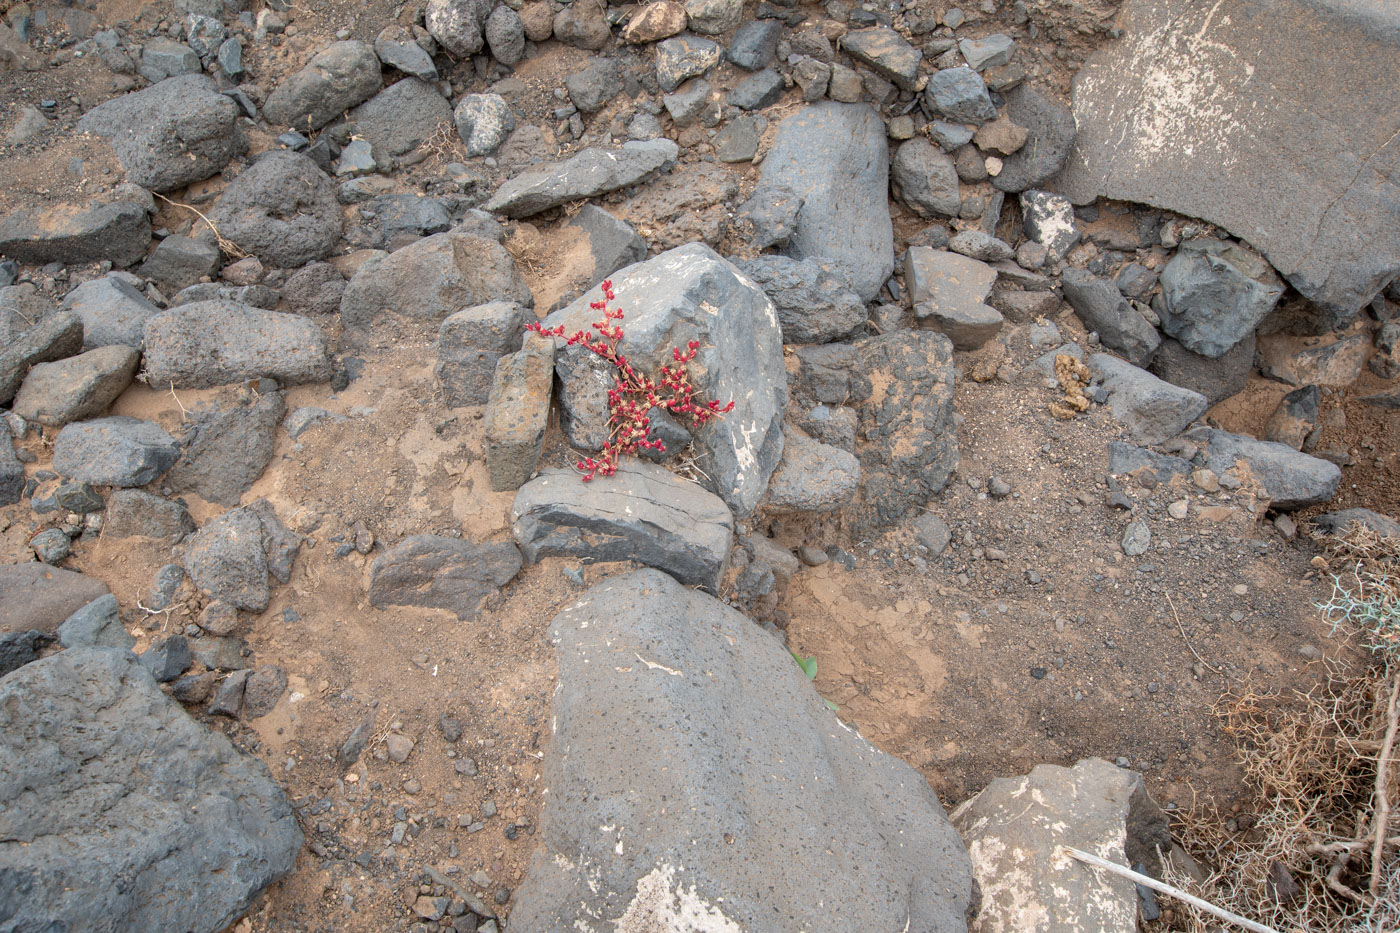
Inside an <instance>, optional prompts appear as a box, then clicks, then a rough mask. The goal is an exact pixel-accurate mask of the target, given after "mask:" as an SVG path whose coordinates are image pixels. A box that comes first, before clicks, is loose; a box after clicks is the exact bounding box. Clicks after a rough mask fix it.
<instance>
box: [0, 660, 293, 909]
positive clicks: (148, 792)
mask: <svg viewBox="0 0 1400 933" xmlns="http://www.w3.org/2000/svg"><path fill="white" fill-rule="evenodd" d="M0 788H4V794H3V799H4V801H5V803H4V805H3V806H0V894H3V898H0V900H3V903H4V904H5V918H6V926H7V927H9V928H10V929H15V930H190V931H200V933H213V931H216V930H222V929H224V928H225V927H227V926H228V925H230V924H231V923H233V922H234V921H235V920H236V919H238V916H239V915H240V914H242V913H243V912H244V911H245V910H247V908H248V906H249V904H251V903H252V900H253V898H254V897H255V896H256V895H257V894H258V892H260V891H262V890H263V888H265V887H267V886H268V885H269V884H271V883H272V882H274V881H277V880H278V879H280V878H282V877H283V876H285V875H287V874H288V873H290V872H291V870H292V867H293V865H294V863H295V861H296V856H297V852H298V850H300V848H301V843H302V835H301V831H300V829H298V828H297V820H296V816H295V815H294V814H293V812H292V808H291V805H290V803H288V801H287V798H286V795H285V794H284V793H283V792H282V789H281V788H280V787H279V786H278V785H277V782H276V781H274V780H273V779H272V776H271V775H270V774H269V773H268V770H267V766H266V765H264V764H263V763H262V762H261V761H258V760H257V759H256V758H253V757H251V756H247V755H243V754H240V753H239V752H238V751H237V750H236V749H235V748H234V747H233V745H232V744H231V743H230V742H229V741H228V739H226V738H224V737H223V736H222V735H219V734H218V733H216V732H211V731H210V730H208V729H206V728H204V727H203V726H201V725H199V724H198V723H196V722H195V721H194V720H193V719H191V718H190V717H189V716H188V715H187V714H186V713H185V711H184V710H183V709H181V708H180V705H179V704H178V703H176V702H175V701H174V700H172V699H170V698H169V697H167V696H165V695H164V694H163V693H161V691H160V688H159V687H157V686H156V682H155V680H154V679H153V678H152V677H151V675H150V673H149V672H147V671H146V669H145V668H144V667H142V666H141V664H140V662H138V661H137V659H136V658H135V657H134V656H133V655H131V654H130V653H128V652H125V651H116V650H112V649H108V648H70V649H69V650H67V651H64V652H61V653H59V654H56V655H53V656H51V657H48V658H44V659H43V660H40V661H35V662H34V663H32V664H28V665H26V666H24V667H22V668H20V669H19V670H18V671H16V672H14V673H13V674H10V675H9V676H7V677H5V678H4V679H3V680H0Z"/></svg>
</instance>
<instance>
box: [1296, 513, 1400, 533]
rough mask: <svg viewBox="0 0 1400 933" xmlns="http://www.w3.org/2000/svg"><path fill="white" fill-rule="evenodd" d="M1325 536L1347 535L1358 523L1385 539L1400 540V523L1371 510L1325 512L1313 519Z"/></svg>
mask: <svg viewBox="0 0 1400 933" xmlns="http://www.w3.org/2000/svg"><path fill="white" fill-rule="evenodd" d="M1313 521H1314V522H1316V523H1317V527H1318V528H1319V529H1321V531H1322V532H1323V533H1324V534H1330V535H1340V534H1344V533H1346V531H1347V530H1348V529H1350V528H1351V526H1352V525H1353V524H1355V523H1357V522H1360V523H1361V524H1362V525H1365V526H1366V527H1367V528H1369V529H1371V530H1372V531H1374V532H1375V533H1376V534H1378V535H1380V536H1381V537H1383V538H1400V522H1397V521H1396V520H1395V519H1393V518H1390V517H1388V516H1385V515H1382V514H1380V513H1379V512H1373V511H1371V510H1370V509H1342V510H1340V511H1337V512H1324V513H1323V514H1321V515H1319V516H1317V517H1316V518H1314V519H1313Z"/></svg>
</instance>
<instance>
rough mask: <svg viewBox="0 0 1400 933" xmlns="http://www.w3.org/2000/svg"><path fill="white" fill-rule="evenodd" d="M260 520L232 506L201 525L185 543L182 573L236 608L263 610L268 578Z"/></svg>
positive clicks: (207, 593)
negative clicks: (183, 569) (183, 571)
mask: <svg viewBox="0 0 1400 933" xmlns="http://www.w3.org/2000/svg"><path fill="white" fill-rule="evenodd" d="M267 570H268V561H267V542H266V541H265V536H264V534H263V521H262V518H261V517H260V516H259V515H258V513H257V512H255V511H253V510H252V509H231V510H230V511H228V512H225V513H224V514H223V515H220V516H219V517H218V518H216V519H214V520H213V521H210V522H208V523H207V524H205V525H204V527H203V528H200V529H199V531H198V532H197V533H195V535H194V536H193V537H192V538H190V540H189V541H188V542H187V543H186V545H185V572H186V573H188V574H189V575H190V580H191V582H193V583H194V585H195V586H197V587H198V588H199V589H200V591H201V592H203V593H205V594H206V595H208V596H210V597H212V598H213V599H218V600H222V601H223V602H226V603H228V604H229V605H231V606H235V607H237V608H239V609H249V610H252V611H253V612H262V611H263V610H264V609H266V608H267V603H268V600H269V599H270V598H271V594H272V589H271V587H270V585H269V584H268V581H267Z"/></svg>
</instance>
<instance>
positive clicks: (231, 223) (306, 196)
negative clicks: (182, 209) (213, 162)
mask: <svg viewBox="0 0 1400 933" xmlns="http://www.w3.org/2000/svg"><path fill="white" fill-rule="evenodd" d="M210 218H211V219H212V220H213V222H214V225H215V226H216V227H218V229H219V232H220V233H221V234H222V235H223V236H225V237H227V238H228V239H229V240H230V241H232V242H233V243H234V244H235V245H237V246H238V247H240V248H241V249H244V250H247V251H248V252H250V253H252V254H253V255H255V256H257V257H258V258H259V259H261V260H263V261H264V262H268V263H271V264H273V265H275V266H281V267H282V268H285V269H295V268H297V267H298V266H302V265H305V264H306V263H308V262H311V261H312V260H314V259H321V258H322V257H324V256H325V255H327V254H328V253H329V252H330V251H331V248H332V247H333V246H335V243H336V241H337V240H339V239H340V234H341V231H342V229H343V222H342V220H341V214H340V202H339V201H338V200H337V199H336V194H335V184H334V183H333V182H332V181H331V180H330V178H329V177H327V175H326V174H325V173H324V172H322V171H321V170H320V168H318V167H317V166H316V163H315V162H313V161H311V160H310V159H309V158H307V157H306V156H304V155H302V154H301V153H299V152H290V151H288V150H285V149H277V150H273V151H271V152H267V153H264V154H263V155H262V156H261V157H260V158H259V159H258V161H256V162H254V163H253V164H252V165H251V166H249V167H248V168H247V169H246V170H245V171H244V172H243V174H241V175H239V176H238V177H237V178H235V179H234V180H233V183H232V184H230V185H229V186H228V188H226V189H225V190H224V193H223V194H221V195H220V196H219V201H218V203H217V204H216V205H215V206H214V211H213V213H212V214H211V215H210Z"/></svg>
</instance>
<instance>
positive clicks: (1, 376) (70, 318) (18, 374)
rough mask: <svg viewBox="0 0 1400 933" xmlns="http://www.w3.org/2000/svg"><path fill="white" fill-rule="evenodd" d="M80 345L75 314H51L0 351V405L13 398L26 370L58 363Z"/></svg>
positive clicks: (81, 338)
mask: <svg viewBox="0 0 1400 933" xmlns="http://www.w3.org/2000/svg"><path fill="white" fill-rule="evenodd" d="M82 346H83V323H82V321H80V320H78V317H77V316H76V315H74V314H69V313H66V312H65V313H60V314H50V315H49V316H48V317H46V318H43V319H42V320H40V321H39V322H38V323H37V324H35V325H34V326H33V327H30V328H29V329H27V330H25V331H24V333H22V334H20V336H19V337H18V338H17V339H15V340H14V341H12V342H11V343H10V345H9V346H7V347H5V348H4V349H3V350H0V405H3V404H5V403H7V402H9V401H10V399H12V398H14V397H15V393H16V392H18V391H19V387H20V385H21V384H23V382H24V377H25V376H27V375H28V374H29V370H30V369H32V368H34V367H35V366H37V365H39V364H40V363H49V362H53V361H55V360H61V359H64V358H65V357H69V356H72V355H74V354H75V353H77V352H78V351H79V350H81V349H82Z"/></svg>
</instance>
